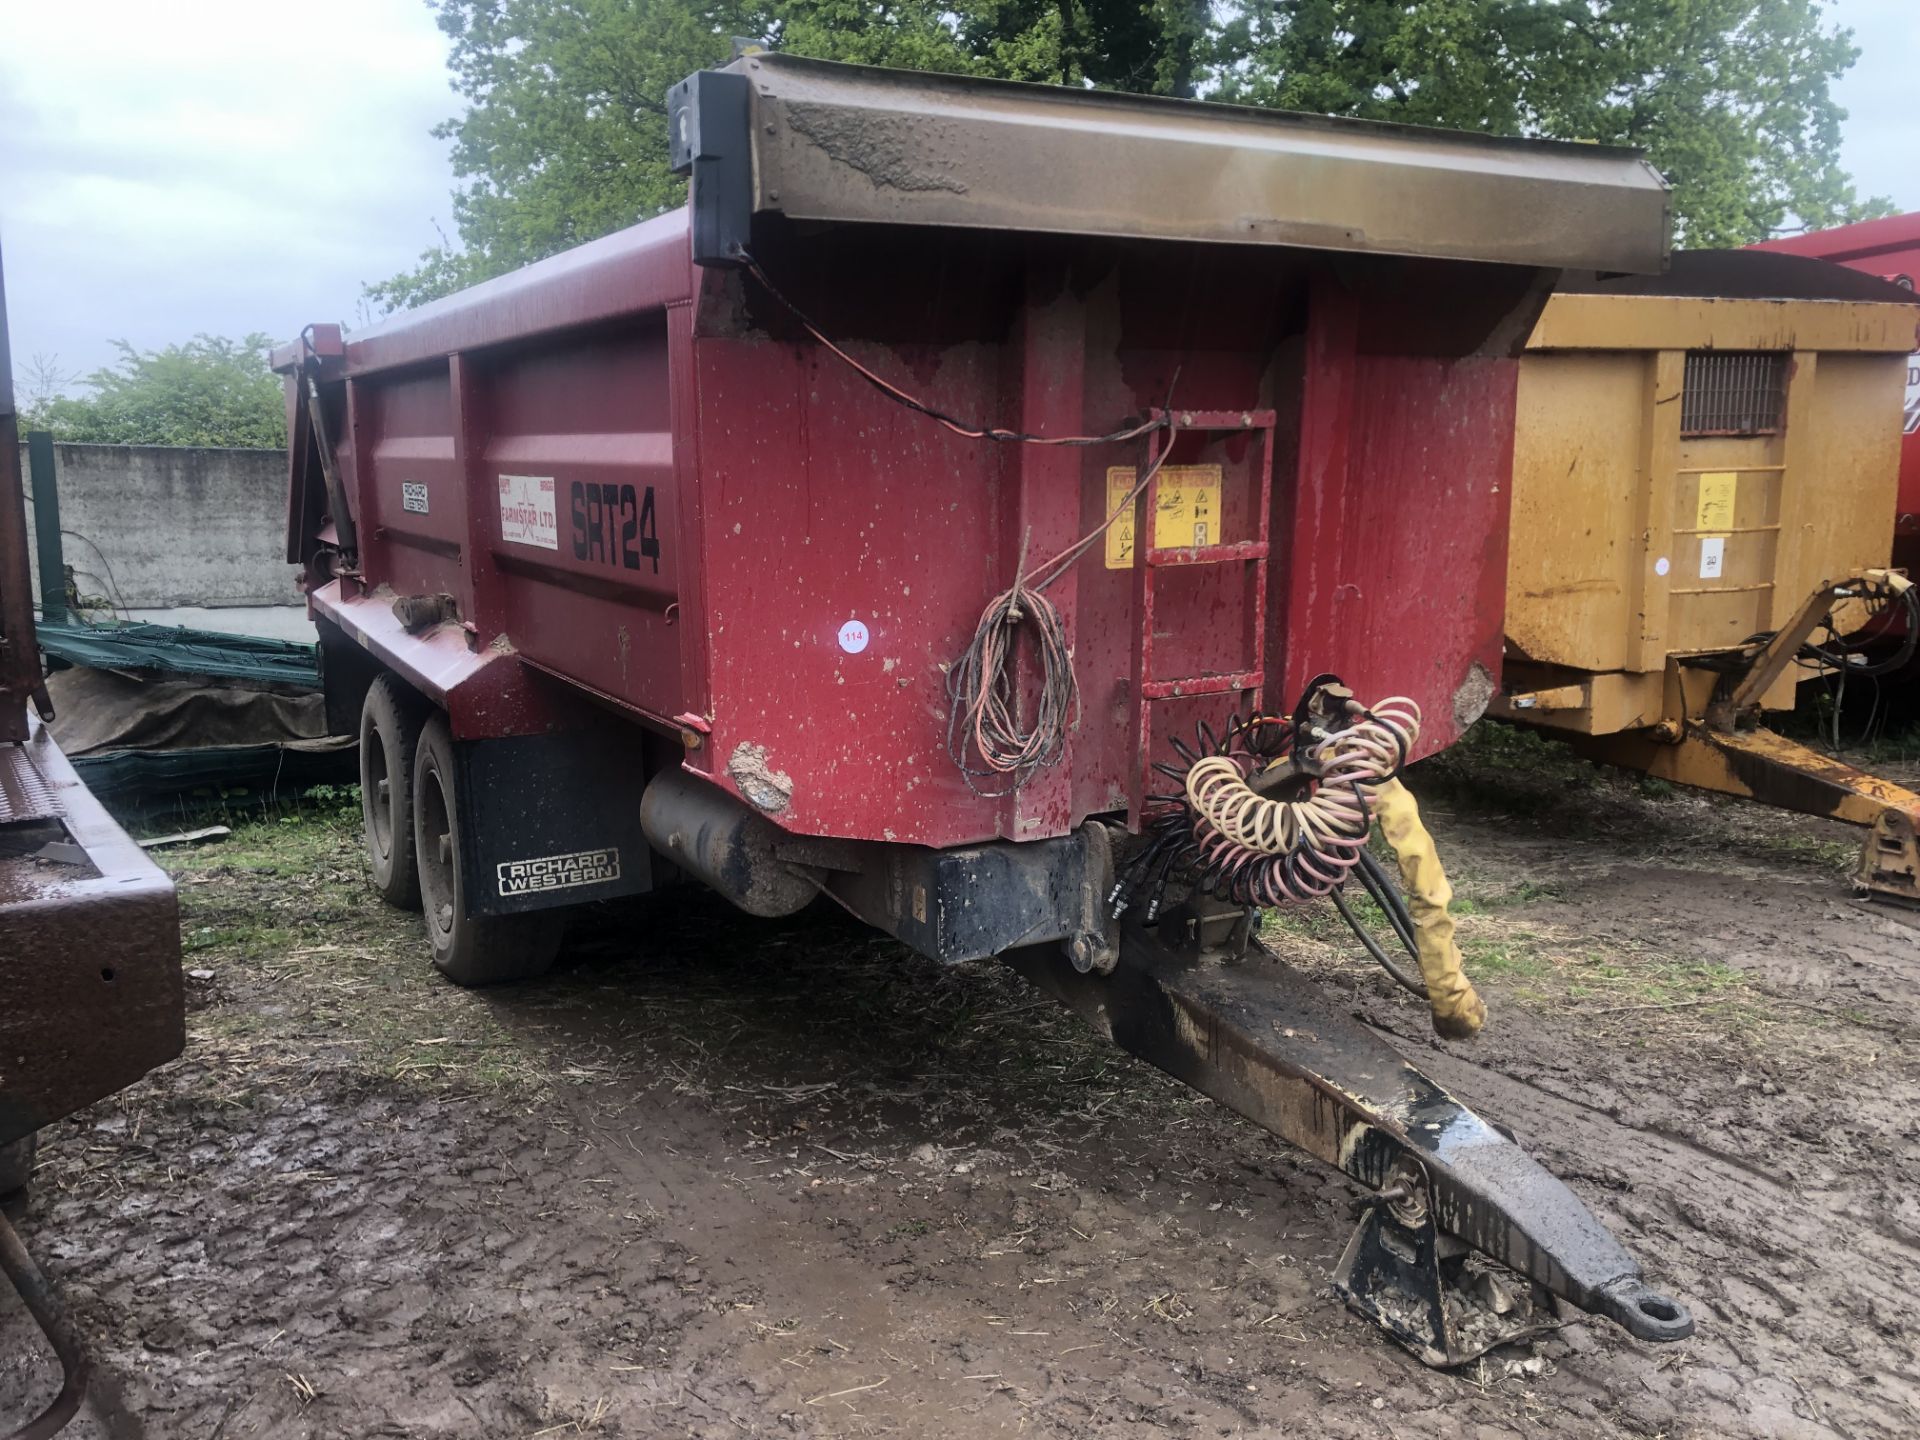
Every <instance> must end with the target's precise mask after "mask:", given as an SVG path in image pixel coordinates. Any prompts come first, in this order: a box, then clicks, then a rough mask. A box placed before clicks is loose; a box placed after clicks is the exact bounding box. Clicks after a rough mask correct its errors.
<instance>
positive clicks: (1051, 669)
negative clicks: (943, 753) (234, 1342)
mask: <svg viewBox="0 0 1920 1440" xmlns="http://www.w3.org/2000/svg"><path fill="white" fill-rule="evenodd" d="M1022 626H1030V627H1031V628H1032V631H1033V637H1034V645H1035V648H1036V649H1037V650H1038V652H1039V658H1040V696H1039V702H1038V704H1037V705H1036V707H1035V710H1034V717H1033V723H1032V724H1031V725H1028V726H1025V727H1022V726H1021V724H1020V722H1019V719H1018V715H1019V708H1020V703H1019V696H1018V694H1017V693H1016V691H1015V679H1014V676H1015V674H1016V666H1015V665H1014V660H1013V652H1014V648H1015V646H1016V644H1017V643H1018V640H1019V634H1020V630H1021V627H1022ZM947 701H948V704H947V753H948V754H949V755H951V756H952V757H953V763H954V764H955V765H956V766H958V767H959V769H960V773H961V774H962V775H964V776H965V777H966V780H967V785H968V787H969V788H971V789H972V790H973V792H974V794H976V795H1005V794H1009V793H1011V792H1012V791H1014V790H1017V789H1019V788H1020V787H1021V786H1022V785H1024V784H1026V783H1027V781H1028V780H1029V779H1031V778H1032V776H1033V774H1034V772H1035V771H1037V770H1040V769H1043V768H1044V767H1046V766H1048V765H1051V764H1053V762H1054V761H1056V760H1058V759H1059V758H1060V752H1061V751H1062V750H1063V749H1064V748H1065V746H1066V741H1067V730H1068V728H1069V726H1071V725H1072V724H1073V723H1074V722H1075V721H1076V720H1078V719H1079V713H1080V683H1079V681H1078V680H1077V679H1075V678H1074V673H1073V655H1072V652H1071V651H1070V650H1069V649H1068V646H1067V630H1066V625H1065V623H1064V622H1063V621H1062V620H1061V618H1060V612H1059V611H1058V610H1057V609H1055V608H1054V605H1053V602H1052V601H1050V600H1048V599H1047V597H1046V596H1044V595H1042V594H1041V593H1040V592H1039V590H1037V589H1035V588H1033V587H1031V586H1029V585H1028V584H1026V582H1025V581H1024V580H1022V581H1020V582H1019V583H1016V584H1015V585H1014V586H1013V588H1012V589H1010V590H1008V591H1006V592H1005V593H1003V594H1001V595H998V596H996V597H994V599H993V601H992V602H991V603H990V604H989V605H988V606H987V608H986V609H985V610H984V611H983V612H982V613H981V616H980V624H979V626H978V627H977V628H976V629H975V630H974V632H973V639H972V641H971V642H970V643H969V644H968V646H967V648H966V650H965V651H964V652H963V653H962V654H961V657H960V659H959V661H958V662H957V663H956V664H955V665H953V666H952V668H951V669H949V670H948V672H947ZM973 756H977V757H978V759H979V761H980V764H978V765H976V764H975V763H974V761H973V759H972V758H970V757H973ZM982 766H984V768H982ZM983 781H984V782H985V784H984V786H983V784H982V783H981V782H983Z"/></svg>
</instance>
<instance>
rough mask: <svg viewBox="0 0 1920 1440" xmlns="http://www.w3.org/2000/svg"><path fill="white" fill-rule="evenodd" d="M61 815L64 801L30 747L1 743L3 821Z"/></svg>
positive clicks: (0, 809) (0, 810)
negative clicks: (42, 770)
mask: <svg viewBox="0 0 1920 1440" xmlns="http://www.w3.org/2000/svg"><path fill="white" fill-rule="evenodd" d="M59 815H60V802H59V801H58V800H56V799H54V796H53V791H52V790H51V789H50V788H49V787H48V785H47V782H46V779H45V777H43V776H42V775H41V774H40V769H39V767H38V766H37V765H35V764H34V763H33V759H32V757H31V756H29V755H28V754H27V752H26V749H25V748H24V747H23V746H19V745H7V744H4V743H0V825H24V824H26V823H28V822H29V821H34V820H53V819H57V818H59Z"/></svg>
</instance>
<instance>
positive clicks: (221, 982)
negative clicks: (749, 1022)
mask: <svg viewBox="0 0 1920 1440" xmlns="http://www.w3.org/2000/svg"><path fill="white" fill-rule="evenodd" d="M194 818H195V819H196V821H197V823H199V824H205V823H209V820H210V819H213V818H217V817H207V816H198V817H194ZM231 824H232V830H233V833H232V835H230V836H229V837H227V838H226V839H224V840H221V841H218V842H214V843H208V844H201V845H195V846H180V847H170V848H167V849H163V850H158V851H155V852H153V856H154V859H155V860H156V861H158V862H159V863H160V864H161V865H162V866H163V867H164V868H165V869H166V870H167V871H168V872H169V873H170V874H172V876H173V879H174V884H175V888H176V891H177V893H178V895H179V900H180V918H181V950H182V953H183V958H184V962H185V965H186V968H187V970H188V971H189V984H190V987H191V993H192V999H193V1006H194V1008H193V1010H192V1013H191V1014H190V1016H189V1019H188V1051H187V1053H188V1056H189V1057H190V1058H191V1059H194V1060H197V1061H199V1062H202V1063H204V1064H207V1065H208V1066H209V1067H210V1068H211V1070H212V1072H213V1073H214V1074H215V1075H216V1076H217V1077H219V1081H218V1083H219V1084H220V1085H221V1087H222V1089H223V1092H224V1093H225V1095H226V1096H227V1098H229V1099H232V1100H234V1101H235V1102H237V1103H250V1100H251V1097H253V1096H255V1095H259V1094H264V1093H273V1094H276V1095H284V1094H286V1093H287V1092H288V1091H289V1090H295V1091H297V1090H303V1089H307V1088H310V1087H312V1086H313V1085H315V1084H316V1083H318V1082H319V1080H321V1079H322V1078H325V1079H326V1080H328V1081H331V1082H336V1083H337V1082H338V1081H339V1080H340V1079H342V1078H345V1079H347V1080H349V1081H351V1082H354V1083H357V1084H361V1085H367V1086H399V1087H403V1088H406V1089H409V1090H415V1091H419V1090H425V1091H429V1092H454V1091H458V1092H463V1093H485V1094H489V1095H498V1096H502V1097H504V1098H507V1099H510V1100H515V1101H531V1100H532V1099H534V1098H535V1097H537V1096H538V1095H539V1094H540V1092H541V1091H542V1090H543V1089H544V1088H545V1087H546V1086H548V1085H549V1084H551V1083H552V1078H553V1077H552V1076H550V1075H549V1074H547V1073H546V1071H545V1069H544V1068H543V1067H542V1065H541V1064H540V1063H539V1061H538V1059H537V1058H536V1056H535V1054H534V1053H533V1052H530V1051H529V1050H528V1049H527V1048H526V1047H524V1046H523V1045H522V1044H520V1043H519V1042H518V1041H517V1040H516V1039H515V1038H514V1037H513V1036H512V1035H510V1034H509V1033H508V1032H507V1031H506V1030H505V1029H504V1028H503V1027H502V1026H501V1025H500V1023H499V1021H498V1019H497V1018H496V1015H495V1012H494V1010H493V1008H492V1007H491V1006H490V1005H489V1004H488V1003H487V1001H486V999H485V998H484V997H483V996H482V995H480V994H478V993H472V992H467V991H463V990H459V989H457V988H456V987H454V986H452V985H449V984H447V983H446V982H445V981H443V980H441V979H439V978H438V977H437V976H436V975H435V974H434V973H433V970H432V967H431V965H430V964H429V962H428V959H427V942H426V936H425V934H424V932H423V931H422V928H421V922H420V919H419V917H418V916H416V915H412V914H405V913H402V912H400V911H397V910H394V909H391V908H390V907H388V906H386V905H383V904H381V903H380V901H379V899H378V898H377V897H376V896H375V895H374V893H373V891H372V887H371V885H370V884H369V881H368V876H367V861H366V855H365V850H364V847H363V845H362V843H361V837H360V797H359V792H358V790H357V789H355V788H353V787H345V788H334V787H323V788H321V789H319V790H317V791H310V792H308V794H307V795H305V796H302V797H300V798H299V799H297V800H294V801H291V802H286V803H282V804H279V805H277V806H276V807H275V808H274V809H272V810H269V811H261V812H255V813H249V814H245V815H239V816H235V817H232V821H231ZM171 828H174V826H173V825H172V824H168V825H166V826H162V827H159V833H164V831H165V830H167V829H171Z"/></svg>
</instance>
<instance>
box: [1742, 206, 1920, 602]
mask: <svg viewBox="0 0 1920 1440" xmlns="http://www.w3.org/2000/svg"><path fill="white" fill-rule="evenodd" d="M1751 248H1753V249H1755V250H1779V251H1783V252H1785V253H1787V254H1790V255H1809V256H1812V257H1814V258H1815V259H1818V260H1830V261H1832V262H1833V263H1834V264H1836V265H1845V266H1846V267H1847V268H1848V269H1850V270H1864V271H1865V272H1866V273H1867V274H1869V275H1878V276H1879V277H1880V278H1881V279H1883V280H1888V281H1891V282H1892V283H1893V284H1895V285H1898V286H1899V287H1900V288H1901V289H1903V290H1912V289H1913V288H1914V283H1915V282H1916V281H1920V210H1916V211H1914V212H1913V213H1911V214H1907V215H1891V216H1888V217H1887V218H1886V219H1884V220H1863V221H1861V222H1860V223H1859V224H1857V225H1837V226H1835V227H1834V228H1833V229H1831V230H1815V231H1813V232H1811V233H1810V234H1806V235H1790V236H1787V237H1785V238H1784V239H1780V240H1767V241H1764V242H1762V243H1761V244H1758V245H1755V246H1753V247H1751ZM1893 536H1894V539H1893V563H1894V564H1895V565H1897V566H1900V567H1902V568H1903V569H1905V570H1906V571H1907V572H1908V573H1909V574H1920V350H1916V351H1915V352H1914V353H1913V355H1912V356H1911V357H1910V358H1909V360H1908V362H1907V405H1906V422H1905V439H1904V440H1903V441H1902V442H1901V447H1900V499H1899V509H1898V512H1897V514H1896V516H1895V519H1894V531H1893Z"/></svg>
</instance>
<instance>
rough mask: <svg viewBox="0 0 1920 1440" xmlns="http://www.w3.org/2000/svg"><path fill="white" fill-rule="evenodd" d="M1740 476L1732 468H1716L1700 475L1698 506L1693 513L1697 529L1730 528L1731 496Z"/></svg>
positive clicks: (1737, 485) (1731, 519) (1731, 517)
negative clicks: (1707, 473) (1710, 472)
mask: <svg viewBox="0 0 1920 1440" xmlns="http://www.w3.org/2000/svg"><path fill="white" fill-rule="evenodd" d="M1739 485H1740V477H1739V475H1738V474H1736V473H1735V472H1734V471H1732V470H1716V471H1714V472H1713V473H1712V474H1711V475H1702V476H1701V477H1700V507H1699V509H1698V510H1697V511H1696V512H1695V514H1694V521H1693V523H1694V528H1695V529H1697V530H1731V529H1732V528H1733V497H1734V492H1735V491H1736V490H1737V489H1738V488H1739Z"/></svg>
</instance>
